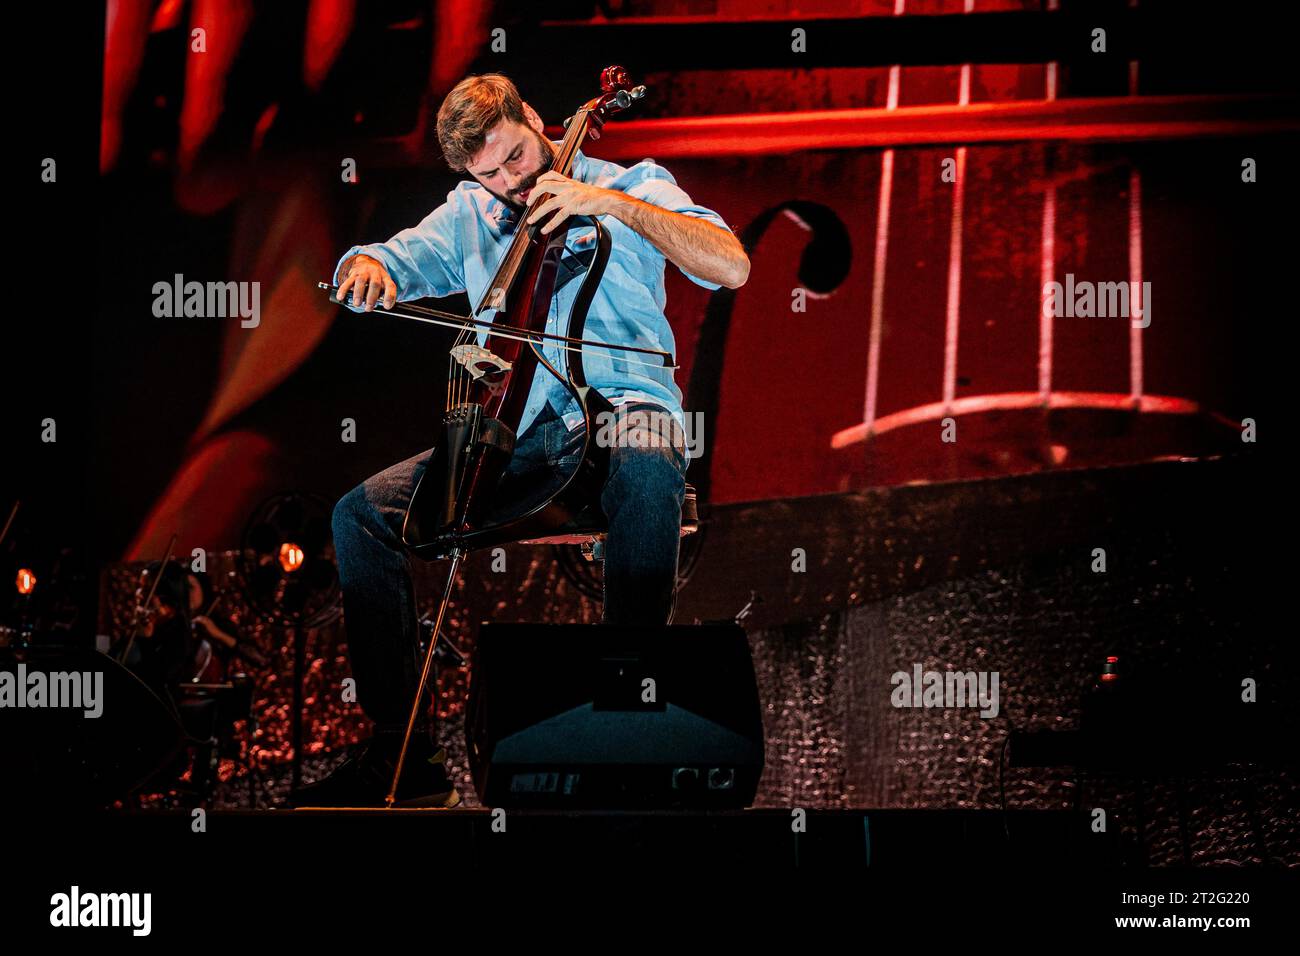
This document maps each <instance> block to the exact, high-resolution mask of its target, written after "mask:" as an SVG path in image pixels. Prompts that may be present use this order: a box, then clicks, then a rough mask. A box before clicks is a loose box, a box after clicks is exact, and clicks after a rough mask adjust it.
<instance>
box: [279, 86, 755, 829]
mask: <svg viewBox="0 0 1300 956" xmlns="http://www.w3.org/2000/svg"><path fill="white" fill-rule="evenodd" d="M543 129H544V125H543V123H542V118H541V117H540V116H539V115H538V114H537V112H536V111H535V110H534V109H533V108H532V107H531V106H529V105H528V104H527V103H525V102H523V101H522V100H521V99H520V96H519V93H518V91H517V90H516V89H515V86H514V84H513V83H512V82H511V81H510V80H509V79H507V78H506V77H504V76H501V75H499V74H488V75H485V76H471V77H468V78H466V79H465V80H462V81H461V82H460V83H459V84H457V86H456V87H455V88H454V89H453V90H452V91H451V92H450V93H449V94H448V95H447V97H446V99H445V100H444V101H443V103H442V106H441V108H440V109H439V111H438V118H437V131H438V142H439V144H440V146H441V147H442V152H443V155H444V157H445V159H446V161H447V163H448V165H450V166H451V168H452V169H454V170H456V171H458V172H467V173H469V175H470V176H472V177H473V181H472V182H470V181H466V182H462V183H460V184H459V185H458V186H457V187H456V188H455V189H453V190H452V191H451V192H450V193H448V194H447V201H446V202H445V203H443V204H442V205H440V206H438V208H436V209H434V210H433V212H431V213H430V214H429V215H428V216H426V217H425V218H424V220H423V221H422V222H420V223H419V225H417V226H414V227H412V228H409V229H404V230H402V231H401V232H399V233H398V234H397V235H395V236H393V237H392V238H391V239H389V240H388V241H387V242H384V243H377V244H374V245H365V246H354V247H352V248H351V249H349V250H348V251H347V252H346V253H345V254H344V255H343V257H342V259H341V260H340V261H339V264H338V266H337V268H336V270H335V281H336V283H337V284H338V286H339V291H338V298H339V299H340V300H346V298H347V297H348V296H349V295H350V296H351V306H352V308H353V310H354V311H360V310H363V309H364V310H365V311H370V310H371V309H373V308H374V306H375V304H376V303H377V302H379V301H380V300H381V299H382V301H383V303H384V306H385V307H386V308H392V307H393V304H394V303H395V302H397V301H405V300H409V299H418V298H423V297H426V296H434V297H440V296H447V295H451V294H453V293H455V292H461V291H465V292H468V293H469V296H470V298H471V299H473V300H477V299H479V298H481V297H482V295H483V293H484V292H485V291H486V289H487V285H488V283H489V282H490V281H491V279H492V275H493V273H494V271H495V269H496V267H497V264H498V262H499V260H500V259H501V257H502V256H503V255H504V254H505V251H506V250H507V249H508V248H509V246H510V243H511V240H512V239H513V237H514V233H515V230H516V229H518V228H522V227H526V225H528V224H532V225H536V226H538V227H541V228H542V229H543V231H545V232H548V233H549V231H550V229H551V228H553V227H554V225H555V224H558V222H559V221H561V220H563V219H564V218H566V217H568V216H582V215H587V216H596V217H599V218H600V220H601V222H602V225H603V226H604V227H605V228H606V229H607V230H608V232H609V235H610V240H611V245H612V249H611V254H610V258H609V262H608V264H607V266H606V270H605V274H604V277H603V278H602V281H601V282H600V284H599V287H598V289H597V291H596V295H595V298H594V299H593V301H592V303H591V307H590V310H589V312H588V314H587V322H586V327H585V329H584V334H585V335H586V336H587V337H589V338H591V339H594V340H597V341H605V342H611V343H614V344H626V345H637V346H642V347H647V348H652V349H660V350H664V351H669V352H672V351H673V350H674V343H673V333H672V329H671V328H670V327H669V324H668V321H667V319H666V318H665V316H664V301H665V294H664V263H665V260H670V261H672V262H673V263H674V264H675V265H676V266H677V267H678V268H679V269H681V271H682V272H683V273H684V274H685V275H686V276H687V277H688V278H689V279H691V280H692V281H693V282H695V283H697V284H698V285H701V286H703V287H704V288H706V289H717V288H719V287H720V286H723V285H725V286H727V287H728V288H732V289H734V288H739V287H740V286H741V285H743V284H744V283H745V281H746V279H747V278H748V275H749V259H748V257H747V256H746V254H745V250H744V247H743V246H742V245H741V243H740V242H739V240H737V239H736V237H735V236H734V235H733V234H732V232H731V230H730V228H729V227H728V226H727V224H726V222H724V221H723V219H722V217H721V216H719V215H718V214H717V213H716V212H714V211H713V210H711V209H708V208H706V207H704V206H700V205H696V204H695V203H694V202H693V201H692V200H691V198H690V196H688V195H687V194H686V193H685V192H684V191H683V190H682V189H681V188H679V187H678V186H677V184H676V180H675V179H674V178H673V177H672V175H671V174H670V173H669V172H668V171H667V170H665V169H664V168H663V167H662V166H658V165H656V164H655V163H654V162H653V161H651V160H644V161H642V162H640V163H637V164H636V165H635V166H631V167H628V168H625V167H623V166H618V165H616V164H614V163H609V162H604V161H601V160H598V159H594V158H591V157H587V156H584V155H583V154H582V153H581V151H579V152H578V154H577V157H576V159H575V162H574V164H573V167H572V177H571V178H570V177H566V176H562V175H560V174H559V173H558V172H554V171H552V170H551V166H552V163H553V161H554V157H555V153H556V146H557V145H558V144H554V143H552V142H551V141H549V140H548V139H547V138H546V137H545V136H543V135H542V131H543ZM534 193H537V194H538V195H539V196H543V197H545V196H546V195H547V194H549V198H545V200H544V202H542V203H541V204H540V205H539V206H538V207H537V209H536V210H535V211H534V213H533V214H532V216H531V217H530V218H529V219H528V220H527V223H524V222H522V221H521V220H522V214H523V212H524V211H525V210H526V208H527V203H528V202H529V200H530V198H531V197H532V196H533V194H534ZM581 231H582V230H580V229H575V231H574V232H575V233H580V232H581ZM588 231H590V228H589V227H588ZM568 245H569V250H568V251H569V252H570V253H571V254H573V256H574V258H575V259H577V260H578V261H581V253H582V252H583V251H584V250H583V249H582V248H581V242H580V240H578V239H575V236H574V234H572V233H571V234H570V236H569V240H568ZM564 264H565V263H562V265H564ZM571 271H572V272H573V273H574V274H577V273H578V272H579V271H580V270H579V269H577V268H572V269H571ZM580 285H581V282H579V281H573V282H569V283H568V284H567V285H565V286H564V287H563V288H561V289H560V290H559V291H558V292H557V293H556V295H555V297H554V300H553V301H552V305H551V323H550V325H548V327H547V331H548V332H557V331H558V332H559V333H561V334H563V333H564V331H565V330H564V329H563V328H557V323H558V322H559V321H560V320H561V317H564V316H567V315H568V314H569V308H570V306H571V305H572V303H573V301H574V299H575V297H576V295H577V292H578V288H579V287H580ZM583 364H584V367H585V370H586V376H587V382H588V384H590V385H592V386H593V387H595V388H596V390H597V391H599V392H600V393H601V394H602V395H604V396H605V397H606V398H607V399H609V400H610V401H611V402H612V403H613V404H614V405H615V406H616V408H617V410H618V412H619V413H620V418H619V421H620V424H618V425H616V427H615V436H614V441H613V443H612V445H611V448H610V464H609V474H608V477H607V479H606V482H605V486H604V490H603V492H602V495H601V499H600V504H601V508H602V510H603V511H604V513H605V516H606V517H607V519H608V534H607V536H606V540H605V548H604V588H605V593H604V607H603V618H602V619H603V621H605V622H606V623H620V624H665V623H668V622H669V621H670V620H671V618H672V613H673V608H674V605H675V600H676V584H677V558H678V545H679V540H680V525H681V507H682V501H683V496H684V489H685V472H686V465H687V458H688V451H687V448H686V444H685V438H684V426H685V417H684V413H683V411H682V405H681V391H680V389H679V388H678V387H677V385H676V384H675V383H674V381H673V373H672V369H665V368H656V367H653V366H651V365H648V364H642V363H634V362H629V361H626V360H625V359H623V358H621V357H620V356H619V354H618V353H612V352H611V351H610V350H603V351H602V350H599V349H597V350H594V351H593V350H591V349H588V350H587V351H586V352H585V353H584V359H583ZM634 413H638V414H634ZM647 413H648V414H647ZM665 420H666V421H668V422H669V424H670V426H671V427H669V428H667V429H664V428H662V427H658V426H657V425H656V424H652V423H662V422H663V421H665ZM581 425H582V416H581V413H580V411H579V407H578V405H577V403H576V402H574V401H573V400H572V397H571V396H570V395H569V393H568V392H567V391H566V390H565V389H564V388H563V387H562V386H561V385H560V383H559V382H558V381H557V380H556V379H555V378H554V377H553V376H550V375H547V374H544V373H542V372H539V373H538V374H537V375H536V376H535V378H534V381H533V386H532V391H531V393H530V394H529V396H528V403H527V406H526V410H525V412H524V415H523V418H522V420H521V422H520V428H519V438H518V440H517V442H516V445H515V449H514V453H513V457H512V459H511V463H510V466H509V468H508V470H507V473H506V479H505V480H503V482H502V485H501V488H502V489H509V490H510V493H511V494H518V495H522V496H531V495H535V494H536V493H537V492H538V490H539V489H540V490H545V488H546V486H547V485H548V484H553V483H554V482H555V480H556V476H557V473H561V472H562V471H563V469H564V466H565V465H571V464H572V463H573V461H574V460H575V456H577V455H578V454H579V453H580V449H581V447H582V444H583V441H584V434H583V429H582V428H581ZM620 429H622V434H619V430H620ZM642 429H644V430H648V431H653V432H655V434H636V432H637V430H642ZM665 432H670V433H671V434H665ZM431 453H432V450H429V451H425V452H422V453H420V454H418V455H415V456H414V457H412V458H409V459H407V460H406V461H403V462H401V463H399V464H396V465H394V466H392V467H391V468H388V469H387V470H385V471H382V472H380V473H379V474H377V475H374V476H373V477H371V478H369V479H367V480H366V481H365V482H363V483H362V484H360V485H358V486H357V487H356V488H354V489H353V490H352V491H350V492H349V493H348V494H346V495H345V496H344V497H343V498H342V499H341V500H340V501H339V502H338V504H337V506H336V507H335V510H334V544H335V549H336V553H337V557H338V566H339V578H340V581H341V584H342V588H343V599H344V614H345V620H346V622H347V629H348V647H349V652H350V655H351V661H352V669H353V675H354V677H355V678H356V682H357V694H358V701H359V703H360V704H361V706H362V708H363V710H364V711H365V713H366V715H367V716H368V717H370V718H371V719H372V720H373V721H374V736H373V737H372V738H371V739H370V740H369V741H366V742H364V746H362V747H359V748H357V749H356V750H355V751H354V753H353V754H352V755H351V756H350V757H349V759H348V760H347V761H345V762H344V763H343V764H342V765H341V766H340V767H339V768H338V769H336V770H335V772H334V773H333V774H331V775H330V776H329V777H328V778H326V779H325V780H323V781H321V782H319V783H317V784H314V785H312V786H309V787H305V788H302V789H301V790H300V791H298V792H297V793H295V794H294V795H293V796H292V798H291V802H292V803H294V804H295V805H298V806H337V805H353V806H379V805H382V803H383V797H384V795H385V794H386V793H387V791H388V787H389V785H390V782H391V779H392V775H393V772H394V766H395V764H396V761H397V754H398V751H399V749H400V746H401V740H402V736H403V734H404V732H405V730H406V720H407V716H408V708H409V707H410V703H411V700H412V697H413V695H414V692H415V688H416V685H417V683H418V681H419V673H420V671H419V663H420V662H419V659H418V652H417V646H418V641H417V635H418V631H417V620H416V612H415V595H414V590H413V588H412V583H411V575H410V571H409V568H408V565H407V560H408V558H407V554H406V552H405V550H404V548H403V545H402V539H401V529H402V521H403V518H404V516H405V513H406V509H407V506H408V504H409V503H410V500H411V496H412V494H413V492H414V489H415V486H416V484H417V483H418V481H419V479H420V477H421V475H422V474H423V471H424V468H425V466H426V463H427V461H428V459H429V457H430V455H431ZM425 712H427V707H424V708H421V721H422V722H421V723H419V724H417V726H416V733H415V736H414V738H413V739H412V741H411V745H410V746H411V750H410V751H409V752H408V755H407V760H406V761H405V763H404V765H403V772H402V779H401V781H400V782H399V785H398V790H397V805H405V806H417V805H418V806H454V805H455V804H456V803H457V802H459V795H458V794H457V793H456V790H455V788H454V787H452V786H451V784H450V782H449V780H448V777H447V774H446V772H445V769H444V767H443V765H442V763H441V761H440V760H439V758H438V756H436V755H437V754H439V751H438V748H437V743H436V742H435V741H433V740H432V739H431V737H430V732H429V727H428V725H427V723H425V722H423V718H424V713H425Z"/></svg>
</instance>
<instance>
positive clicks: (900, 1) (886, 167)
mask: <svg viewBox="0 0 1300 956" xmlns="http://www.w3.org/2000/svg"><path fill="white" fill-rule="evenodd" d="M905 6H906V0H897V2H896V3H895V4H894V16H896V17H901V16H902V15H903V11H904V8H905ZM901 82H902V69H901V67H900V66H899V65H898V64H897V63H896V64H894V65H893V66H891V67H890V68H889V92H888V94H887V96H886V101H885V109H890V110H896V109H898V88H899V85H900V84H901ZM893 192H894V150H893V148H892V147H891V148H889V149H886V150H885V151H884V152H883V153H881V156H880V199H879V201H878V203H877V205H876V251H875V255H874V257H873V258H872V275H871V331H870V333H869V339H868V344H867V396H866V402H865V406H864V408H863V412H862V421H863V424H864V425H865V426H866V433H867V434H868V435H870V434H871V423H872V422H874V421H875V420H876V395H877V393H878V392H879V390H880V335H881V330H882V329H883V328H884V323H885V264H886V262H888V259H889V201H890V198H891V197H892V196H893Z"/></svg>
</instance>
